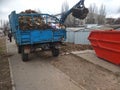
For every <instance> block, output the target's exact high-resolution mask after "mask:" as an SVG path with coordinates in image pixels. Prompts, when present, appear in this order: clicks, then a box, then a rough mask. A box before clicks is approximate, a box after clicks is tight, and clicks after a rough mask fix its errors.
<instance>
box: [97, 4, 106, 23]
mask: <svg viewBox="0 0 120 90" xmlns="http://www.w3.org/2000/svg"><path fill="white" fill-rule="evenodd" d="M98 14H99V15H98V24H105V17H106V9H105V5H103V4H102V5H101V7H100V9H99V13H98Z"/></svg>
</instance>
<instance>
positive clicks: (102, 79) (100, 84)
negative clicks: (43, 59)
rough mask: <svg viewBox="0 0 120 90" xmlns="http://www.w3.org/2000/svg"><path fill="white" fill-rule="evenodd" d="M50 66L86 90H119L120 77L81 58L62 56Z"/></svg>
mask: <svg viewBox="0 0 120 90" xmlns="http://www.w3.org/2000/svg"><path fill="white" fill-rule="evenodd" d="M51 64H52V65H53V66H55V67H57V68H58V69H60V70H61V71H62V72H64V73H65V74H67V75H68V76H70V78H71V79H72V80H74V81H76V82H77V83H78V85H82V86H83V87H85V88H86V89H87V90H120V80H119V79H120V76H117V75H115V74H113V73H112V72H109V71H107V70H105V69H103V68H101V67H98V66H97V65H94V64H92V63H89V62H87V61H86V60H84V59H83V58H79V57H75V56H73V55H71V54H70V55H64V56H60V57H58V58H57V60H53V61H51Z"/></svg>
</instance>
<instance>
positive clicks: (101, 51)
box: [88, 30, 120, 65]
mask: <svg viewBox="0 0 120 90" xmlns="http://www.w3.org/2000/svg"><path fill="white" fill-rule="evenodd" d="M88 39H89V40H90V42H91V45H92V47H93V49H94V50H95V53H96V55H97V56H98V57H100V58H103V59H104V60H107V61H109V62H112V63H114V64H117V65H120V31H115V30H112V31H98V30H95V31H91V33H90V35H89V37H88Z"/></svg>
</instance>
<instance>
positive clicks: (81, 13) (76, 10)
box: [60, 0, 89, 23]
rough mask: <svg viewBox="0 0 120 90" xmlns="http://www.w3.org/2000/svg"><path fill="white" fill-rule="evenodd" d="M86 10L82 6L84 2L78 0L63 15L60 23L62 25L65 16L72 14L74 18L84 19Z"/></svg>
mask: <svg viewBox="0 0 120 90" xmlns="http://www.w3.org/2000/svg"><path fill="white" fill-rule="evenodd" d="M88 12H89V11H88V8H85V6H84V0H80V1H79V2H78V3H77V4H76V5H74V6H73V7H72V8H71V9H70V10H68V11H67V12H65V13H63V14H62V16H61V19H60V23H64V22H65V20H66V18H67V16H68V15H69V14H71V13H72V15H73V16H74V17H75V18H78V19H85V18H86V17H87V14H88Z"/></svg>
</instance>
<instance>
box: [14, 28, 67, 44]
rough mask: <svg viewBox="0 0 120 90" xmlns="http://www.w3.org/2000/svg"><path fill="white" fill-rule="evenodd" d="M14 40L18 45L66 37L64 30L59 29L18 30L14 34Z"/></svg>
mask: <svg viewBox="0 0 120 90" xmlns="http://www.w3.org/2000/svg"><path fill="white" fill-rule="evenodd" d="M14 35H15V36H14V37H15V40H16V43H17V44H18V45H26V44H39V43H49V42H61V41H62V40H63V39H65V38H66V37H65V36H66V31H65V30H62V29H59V30H53V29H48V30H26V31H22V30H18V31H17V32H16V33H15V34H14Z"/></svg>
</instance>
